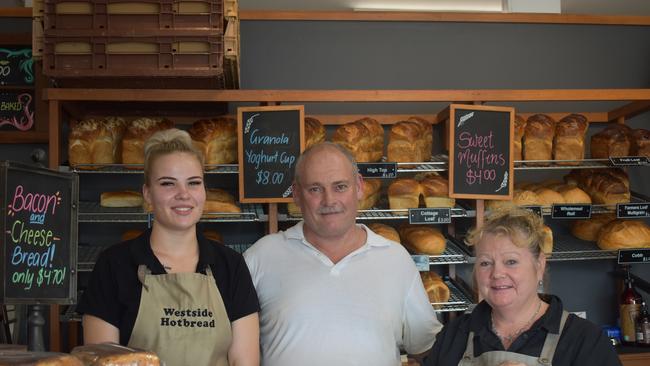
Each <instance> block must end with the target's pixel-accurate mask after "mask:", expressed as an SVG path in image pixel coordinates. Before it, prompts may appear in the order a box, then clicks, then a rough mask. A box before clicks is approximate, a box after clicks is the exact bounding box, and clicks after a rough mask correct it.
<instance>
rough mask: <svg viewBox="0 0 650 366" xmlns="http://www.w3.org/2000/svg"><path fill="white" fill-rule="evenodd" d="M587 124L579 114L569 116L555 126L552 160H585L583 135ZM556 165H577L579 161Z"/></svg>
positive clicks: (585, 119)
mask: <svg viewBox="0 0 650 366" xmlns="http://www.w3.org/2000/svg"><path fill="white" fill-rule="evenodd" d="M588 127H589V122H588V121H587V118H586V117H585V116H583V115H581V114H570V115H568V116H566V117H564V118H562V119H561V120H560V121H559V122H558V123H557V125H556V126H555V137H554V139H553V159H554V160H583V159H584V158H585V134H586V133H587V128H588ZM556 164H558V165H578V164H580V162H579V161H564V162H563V161H560V162H556Z"/></svg>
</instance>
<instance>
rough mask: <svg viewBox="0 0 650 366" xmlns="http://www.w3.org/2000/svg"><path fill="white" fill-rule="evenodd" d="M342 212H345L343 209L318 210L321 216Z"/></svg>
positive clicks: (322, 208)
mask: <svg viewBox="0 0 650 366" xmlns="http://www.w3.org/2000/svg"><path fill="white" fill-rule="evenodd" d="M341 212H343V209H341V208H340V207H321V208H319V209H318V213H319V214H321V215H323V214H333V213H341Z"/></svg>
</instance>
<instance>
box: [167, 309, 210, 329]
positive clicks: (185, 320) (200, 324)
mask: <svg viewBox="0 0 650 366" xmlns="http://www.w3.org/2000/svg"><path fill="white" fill-rule="evenodd" d="M162 310H163V316H162V317H160V326H161V327H178V328H214V327H215V323H214V317H213V316H212V312H211V311H210V310H208V309H194V310H191V309H185V310H179V309H174V308H163V309H162Z"/></svg>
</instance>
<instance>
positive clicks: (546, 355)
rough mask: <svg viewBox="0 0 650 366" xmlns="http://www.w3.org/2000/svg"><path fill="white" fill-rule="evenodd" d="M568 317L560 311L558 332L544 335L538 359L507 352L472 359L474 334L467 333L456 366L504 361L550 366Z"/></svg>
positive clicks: (494, 363) (530, 365) (489, 364)
mask: <svg viewBox="0 0 650 366" xmlns="http://www.w3.org/2000/svg"><path fill="white" fill-rule="evenodd" d="M568 316H569V313H567V312H566V311H562V320H560V331H559V333H557V334H555V333H548V334H547V335H546V339H545V340H544V346H543V347H542V352H541V353H540V355H539V357H534V356H528V355H523V354H521V353H515V352H508V351H488V352H484V353H482V354H481V355H480V356H478V357H474V332H469V337H467V347H466V348H465V353H464V354H463V358H462V359H461V360H460V362H459V363H458V366H496V365H500V364H501V363H503V362H506V361H510V362H521V363H523V364H524V365H527V366H540V365H543V366H551V365H552V361H553V356H554V355H555V349H556V348H557V343H558V341H559V340H560V336H561V335H562V329H563V328H564V323H565V322H566V319H567V317H568Z"/></svg>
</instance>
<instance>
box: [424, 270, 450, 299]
mask: <svg viewBox="0 0 650 366" xmlns="http://www.w3.org/2000/svg"><path fill="white" fill-rule="evenodd" d="M420 277H421V278H422V284H423V285H424V289H425V290H426V291H427V295H428V296H429V301H430V302H431V303H432V304H440V303H445V302H449V297H450V293H449V287H447V285H446V284H445V282H444V281H443V280H442V278H441V277H440V276H439V275H438V274H437V273H435V272H420Z"/></svg>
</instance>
